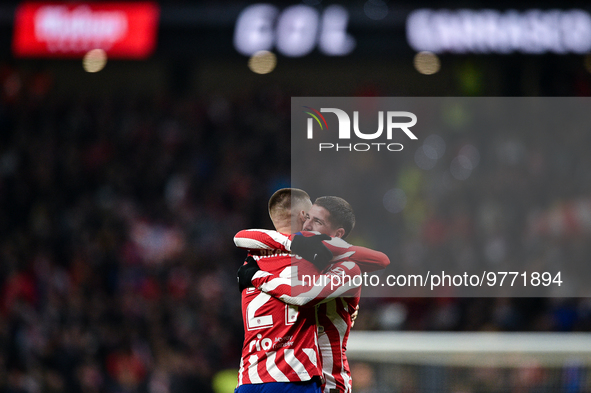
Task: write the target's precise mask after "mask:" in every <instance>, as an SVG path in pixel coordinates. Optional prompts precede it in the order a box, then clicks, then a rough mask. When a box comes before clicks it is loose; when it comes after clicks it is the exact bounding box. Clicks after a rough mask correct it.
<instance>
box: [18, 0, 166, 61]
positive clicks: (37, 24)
mask: <svg viewBox="0 0 591 393" xmlns="http://www.w3.org/2000/svg"><path fill="white" fill-rule="evenodd" d="M159 15H160V10H159V8H158V5H157V4H156V3H151V2H141V3H114V2H113V3H37V2H31V3H23V4H21V5H20V6H19V7H18V8H17V11H16V17H15V23H14V36H13V41H12V50H13V53H14V55H15V56H16V57H56V58H57V57H66V58H77V57H82V56H84V54H85V53H86V52H88V51H89V50H91V49H97V48H100V49H103V50H105V51H106V52H107V55H108V56H109V57H110V58H126V59H143V58H146V57H148V56H150V54H152V52H153V51H154V48H155V46H156V34H157V30H158V19H159Z"/></svg>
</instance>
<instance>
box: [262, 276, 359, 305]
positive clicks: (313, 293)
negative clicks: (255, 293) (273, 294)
mask: <svg viewBox="0 0 591 393" xmlns="http://www.w3.org/2000/svg"><path fill="white" fill-rule="evenodd" d="M324 277H326V276H324ZM277 280H280V279H278V278H274V279H272V280H270V281H268V282H266V283H264V284H263V285H261V286H260V287H259V289H260V290H261V291H263V292H270V291H272V290H273V289H274V288H276V287H278V286H279V285H281V284H286V285H289V284H287V283H285V282H275V281H277ZM320 280H322V279H321V278H320V277H319V278H318V280H317V281H316V282H318V281H320ZM346 281H347V284H345V285H342V286H340V287H337V288H336V289H335V290H334V292H332V293H329V294H326V296H325V297H324V300H323V301H321V302H319V303H318V304H320V303H324V302H328V301H329V300H332V299H334V298H335V297H339V296H342V295H343V294H344V293H345V292H347V291H349V290H350V289H353V288H358V287H359V286H360V285H356V284H355V283H354V281H355V280H352V279H351V280H346ZM359 281H360V282H359V284H361V280H359ZM328 282H330V280H328ZM320 283H321V282H320ZM325 288H327V287H325V286H321V285H316V284H314V286H313V287H312V289H310V290H309V291H308V292H304V293H301V294H299V295H297V296H290V295H287V294H284V295H281V296H279V299H281V300H282V301H283V302H285V303H288V304H293V305H296V306H303V305H304V304H307V303H308V302H309V301H310V300H312V299H314V298H317V297H318V296H319V295H320V292H322V291H323V290H324V289H325ZM323 296H324V295H323Z"/></svg>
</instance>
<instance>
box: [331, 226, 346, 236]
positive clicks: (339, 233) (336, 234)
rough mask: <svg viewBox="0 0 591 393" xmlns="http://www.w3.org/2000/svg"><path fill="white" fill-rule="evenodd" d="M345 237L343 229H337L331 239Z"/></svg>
mask: <svg viewBox="0 0 591 393" xmlns="http://www.w3.org/2000/svg"><path fill="white" fill-rule="evenodd" d="M343 236H345V229H344V228H339V229H337V231H336V232H335V234H334V236H333V237H341V238H342V237H343Z"/></svg>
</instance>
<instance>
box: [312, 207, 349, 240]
mask: <svg viewBox="0 0 591 393" xmlns="http://www.w3.org/2000/svg"><path fill="white" fill-rule="evenodd" d="M314 204H315V205H317V206H320V207H323V208H325V209H326V210H328V212H329V213H330V217H329V220H330V223H331V225H332V226H333V227H336V228H343V229H344V230H345V234H344V235H343V239H344V238H346V237H347V236H348V235H349V233H351V231H352V230H353V228H354V227H355V213H354V212H353V208H352V207H351V205H350V204H349V202H347V201H346V200H344V199H343V198H339V197H336V196H323V197H319V198H316V200H315V201H314Z"/></svg>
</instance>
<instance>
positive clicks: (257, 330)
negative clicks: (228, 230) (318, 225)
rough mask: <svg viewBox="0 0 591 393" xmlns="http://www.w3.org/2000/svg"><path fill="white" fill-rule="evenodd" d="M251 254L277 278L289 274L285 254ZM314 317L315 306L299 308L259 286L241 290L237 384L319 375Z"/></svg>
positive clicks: (287, 380) (290, 380) (290, 269)
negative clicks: (241, 342)
mask: <svg viewBox="0 0 591 393" xmlns="http://www.w3.org/2000/svg"><path fill="white" fill-rule="evenodd" d="M253 257H254V258H255V259H256V260H257V261H258V264H259V266H261V268H263V269H265V270H266V271H269V272H270V273H272V274H276V275H277V276H278V277H286V276H291V272H292V267H291V266H290V264H291V257H290V255H289V254H288V253H286V252H280V251H279V252H277V253H269V255H264V256H263V255H253ZM314 317H315V313H314V309H309V308H307V309H301V310H299V309H298V307H297V306H294V305H289V304H286V303H284V302H282V301H280V300H278V299H277V298H274V297H272V296H271V295H269V294H267V293H264V292H262V291H260V290H259V289H255V288H247V289H245V290H243V291H242V320H243V324H244V345H243V347H242V359H241V360H240V370H239V372H238V386H240V385H243V384H258V383H266V382H299V381H308V380H310V379H312V378H313V377H315V376H318V377H322V369H321V366H320V359H319V352H318V343H317V337H316V323H315V319H314Z"/></svg>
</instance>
